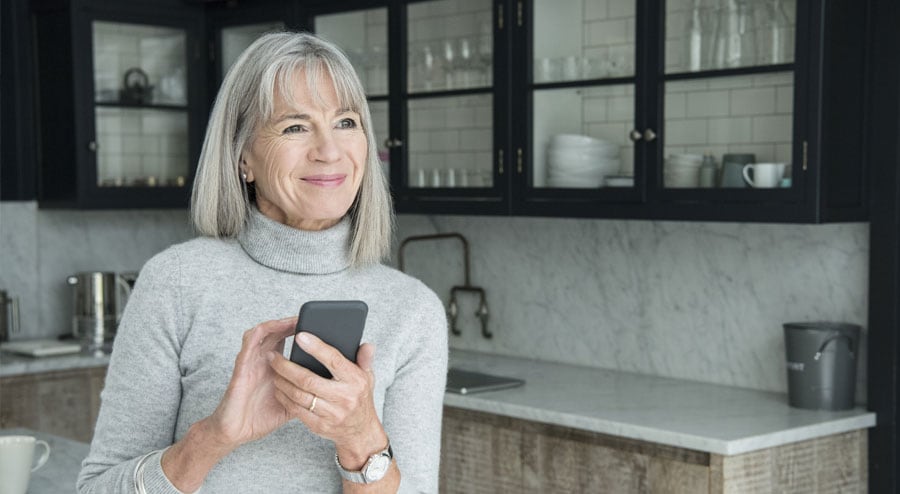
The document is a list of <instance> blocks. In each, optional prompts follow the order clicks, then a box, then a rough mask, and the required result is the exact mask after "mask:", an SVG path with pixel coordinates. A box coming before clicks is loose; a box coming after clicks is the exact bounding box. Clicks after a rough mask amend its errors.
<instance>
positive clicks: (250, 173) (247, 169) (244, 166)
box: [239, 156, 254, 184]
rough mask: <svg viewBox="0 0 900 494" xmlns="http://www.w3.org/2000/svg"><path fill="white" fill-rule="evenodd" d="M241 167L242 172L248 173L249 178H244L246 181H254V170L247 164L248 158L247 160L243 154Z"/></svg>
mask: <svg viewBox="0 0 900 494" xmlns="http://www.w3.org/2000/svg"><path fill="white" fill-rule="evenodd" d="M239 168H240V170H241V173H242V174H246V176H247V178H245V179H244V182H247V183H248V184H249V183H250V182H252V181H253V180H254V179H253V170H251V169H250V167H249V166H247V160H245V159H244V157H243V156H241V165H240V167H239Z"/></svg>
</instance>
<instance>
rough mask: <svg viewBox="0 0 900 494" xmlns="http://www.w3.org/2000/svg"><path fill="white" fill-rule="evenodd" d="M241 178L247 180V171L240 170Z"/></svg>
mask: <svg viewBox="0 0 900 494" xmlns="http://www.w3.org/2000/svg"><path fill="white" fill-rule="evenodd" d="M241 178H242V179H243V180H244V182H246V181H247V172H241Z"/></svg>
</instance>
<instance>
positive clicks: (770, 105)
mask: <svg viewBox="0 0 900 494" xmlns="http://www.w3.org/2000/svg"><path fill="white" fill-rule="evenodd" d="M773 113H775V88H772V87H763V88H754V89H735V90H732V91H731V114H732V115H769V114H773Z"/></svg>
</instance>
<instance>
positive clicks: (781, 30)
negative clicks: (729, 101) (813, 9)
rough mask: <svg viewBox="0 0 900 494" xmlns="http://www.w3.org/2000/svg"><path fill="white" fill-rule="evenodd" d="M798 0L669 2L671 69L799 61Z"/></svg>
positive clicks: (668, 58)
mask: <svg viewBox="0 0 900 494" xmlns="http://www.w3.org/2000/svg"><path fill="white" fill-rule="evenodd" d="M796 9H797V2H796V0H677V1H668V2H666V54H665V57H666V72H667V73H670V72H695V71H699V70H716V69H728V68H736V67H750V66H757V65H773V64H783V63H792V62H793V61H794V28H795V21H796Z"/></svg>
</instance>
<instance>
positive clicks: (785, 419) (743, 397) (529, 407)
mask: <svg viewBox="0 0 900 494" xmlns="http://www.w3.org/2000/svg"><path fill="white" fill-rule="evenodd" d="M108 363H109V357H108V356H103V357H92V356H86V355H67V356H57V357H41V358H31V357H22V356H17V355H12V354H8V353H0V377H6V376H14V375H19V374H30V373H37V372H49V371H57V370H66V369H73V368H85V367H98V366H105V365H107V364H108ZM450 365H451V366H455V367H459V368H462V369H466V370H473V371H479V372H484V373H488V374H496V375H502V376H510V377H519V378H523V379H525V381H526V384H525V385H524V386H522V387H519V388H513V389H507V390H500V391H491V392H486V393H476V394H469V395H458V394H453V393H447V394H446V395H445V397H444V404H445V405H447V406H451V407H456V408H462V409H467V410H475V411H481V412H486V413H494V414H498V415H504V416H508V417H515V418H520V419H525V420H532V421H535V422H543V423H548V424H555V425H561V426H566V427H572V428H576V429H583V430H589V431H594V432H599V433H603V434H609V435H613V436H620V437H626V438H631V439H638V440H642V441H648V442H654V443H660V444H667V445H671V446H677V447H681V448H687V449H693V450H697V451H705V452H708V453H717V454H722V455H736V454H741V453H746V452H749V451H755V450H759V449H765V448H771V447H775V446H780V445H782V444H787V443H792V442H796V441H803V440H807V439H814V438H817V437H823V436H828V435H832V434H839V433H842V432H847V431H852V430H858V429H863V428H868V427H872V426H874V425H875V414H874V413H872V412H868V411H866V410H864V409H861V408H856V409H853V410H847V411H840V412H828V411H815V410H803V409H798V408H792V407H789V406H788V405H787V396H786V395H785V394H780V393H770V392H765V391H757V390H752V389H744V388H735V387H730V386H722V385H716V384H706V383H700V382H693V381H683V380H678V379H671V378H664V377H655V376H648V375H642V374H633V373H627V372H619V371H612V370H604V369H596V368H591V367H582V366H574V365H566V364H559V363H552V362H544V361H535V360H528V359H522V358H514V357H505V356H499V355H491V354H485V353H477V352H469V351H462V350H451V352H450Z"/></svg>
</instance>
